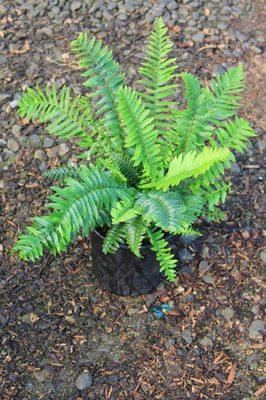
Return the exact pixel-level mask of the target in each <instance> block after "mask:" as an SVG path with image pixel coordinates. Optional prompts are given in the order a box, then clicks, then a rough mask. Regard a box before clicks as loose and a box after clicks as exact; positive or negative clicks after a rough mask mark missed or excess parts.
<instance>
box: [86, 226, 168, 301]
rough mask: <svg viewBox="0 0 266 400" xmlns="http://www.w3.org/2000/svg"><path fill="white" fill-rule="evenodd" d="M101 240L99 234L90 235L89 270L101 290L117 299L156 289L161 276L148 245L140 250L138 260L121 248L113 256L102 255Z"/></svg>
mask: <svg viewBox="0 0 266 400" xmlns="http://www.w3.org/2000/svg"><path fill="white" fill-rule="evenodd" d="M103 240H104V237H103V236H102V235H101V234H100V233H99V232H97V231H94V232H93V233H92V235H91V252H92V267H93V271H94V274H95V276H96V277H97V279H98V281H99V282H100V284H101V285H102V286H103V287H104V288H105V289H107V290H109V291H110V292H111V293H115V294H118V295H120V296H137V295H141V294H147V293H151V292H152V291H154V290H155V289H156V287H157V286H158V284H159V283H160V281H161V280H162V275H161V273H160V266H159V263H158V262H157V260H156V258H155V254H154V252H153V251H152V250H151V247H150V245H146V246H142V248H141V254H142V258H138V257H136V256H135V255H134V254H133V253H132V252H131V251H130V250H129V248H128V247H127V246H124V245H121V246H120V247H119V249H118V250H117V251H116V253H114V254H104V253H103V251H102V245H103Z"/></svg>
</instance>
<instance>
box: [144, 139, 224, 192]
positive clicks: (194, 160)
mask: <svg viewBox="0 0 266 400" xmlns="http://www.w3.org/2000/svg"><path fill="white" fill-rule="evenodd" d="M230 154H231V153H230V151H229V150H228V149H226V148H217V149H213V148H210V147H205V148H204V150H203V151H202V152H201V153H199V154H197V153H196V152H189V153H186V154H183V153H182V154H180V155H179V156H178V157H175V158H174V159H173V160H172V161H171V163H170V165H169V169H168V172H167V173H166V175H165V176H164V177H163V178H161V179H160V180H158V181H157V182H155V183H152V184H150V185H146V187H147V186H152V185H154V187H156V189H158V190H159V189H163V190H164V191H166V190H167V189H168V188H169V187H171V186H177V185H178V184H179V183H180V182H181V181H183V180H184V179H188V178H197V177H198V176H199V175H203V174H204V173H206V171H208V169H210V167H211V166H212V165H214V164H215V163H216V162H218V161H225V160H227V159H228V158H229V157H230Z"/></svg>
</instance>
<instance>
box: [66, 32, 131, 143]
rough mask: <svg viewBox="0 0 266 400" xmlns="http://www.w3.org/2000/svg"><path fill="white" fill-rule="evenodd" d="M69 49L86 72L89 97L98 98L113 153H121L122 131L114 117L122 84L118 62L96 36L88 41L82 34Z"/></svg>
mask: <svg viewBox="0 0 266 400" xmlns="http://www.w3.org/2000/svg"><path fill="white" fill-rule="evenodd" d="M71 45H72V49H73V51H74V52H75V53H76V54H77V56H78V59H79V65H80V67H81V68H83V69H86V72H84V73H83V76H85V77H87V78H88V80H87V81H86V82H85V84H84V85H85V86H86V87H87V88H89V89H91V90H92V92H91V93H90V95H91V97H95V98H98V101H97V103H96V105H95V107H96V108H97V115H100V116H104V121H105V126H106V128H107V130H108V132H109V135H110V137H111V138H112V141H111V143H110V144H111V146H112V148H113V150H115V151H117V150H120V151H121V150H122V148H123V131H122V129H121V126H120V121H119V116H118V114H117V108H116V102H117V92H118V90H119V88H120V87H121V86H123V84H124V76H123V75H122V73H121V72H120V68H119V65H118V63H117V62H116V61H115V60H114V59H113V55H112V52H111V51H110V50H108V49H107V47H104V45H103V44H102V42H101V41H97V40H96V39H95V37H94V38H93V39H91V40H89V39H88V37H87V34H86V33H81V34H80V35H79V36H78V38H77V39H75V40H74V41H73V42H72V43H71Z"/></svg>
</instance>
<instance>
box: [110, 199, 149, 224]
mask: <svg viewBox="0 0 266 400" xmlns="http://www.w3.org/2000/svg"><path fill="white" fill-rule="evenodd" d="M141 211H142V208H141V207H137V206H136V205H135V196H134V197H128V198H126V199H124V200H122V201H118V202H117V203H116V204H115V206H114V207H113V208H112V210H111V216H112V222H113V224H119V223H121V222H126V221H129V220H130V219H132V218H135V217H136V216H137V215H139V214H140V213H141Z"/></svg>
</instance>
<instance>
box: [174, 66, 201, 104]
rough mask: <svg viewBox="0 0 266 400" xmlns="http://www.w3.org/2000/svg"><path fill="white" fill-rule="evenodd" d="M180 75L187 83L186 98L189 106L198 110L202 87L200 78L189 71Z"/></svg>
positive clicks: (185, 83)
mask: <svg viewBox="0 0 266 400" xmlns="http://www.w3.org/2000/svg"><path fill="white" fill-rule="evenodd" d="M179 76H180V77H181V78H182V79H183V81H184V85H185V93H184V95H185V99H186V100H187V103H188V106H189V107H190V108H191V109H192V110H194V111H196V110H197V107H198V102H199V98H200V95H201V93H202V88H201V84H200V81H199V80H198V78H197V77H196V76H195V75H193V74H190V73H189V72H182V73H181V74H179Z"/></svg>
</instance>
